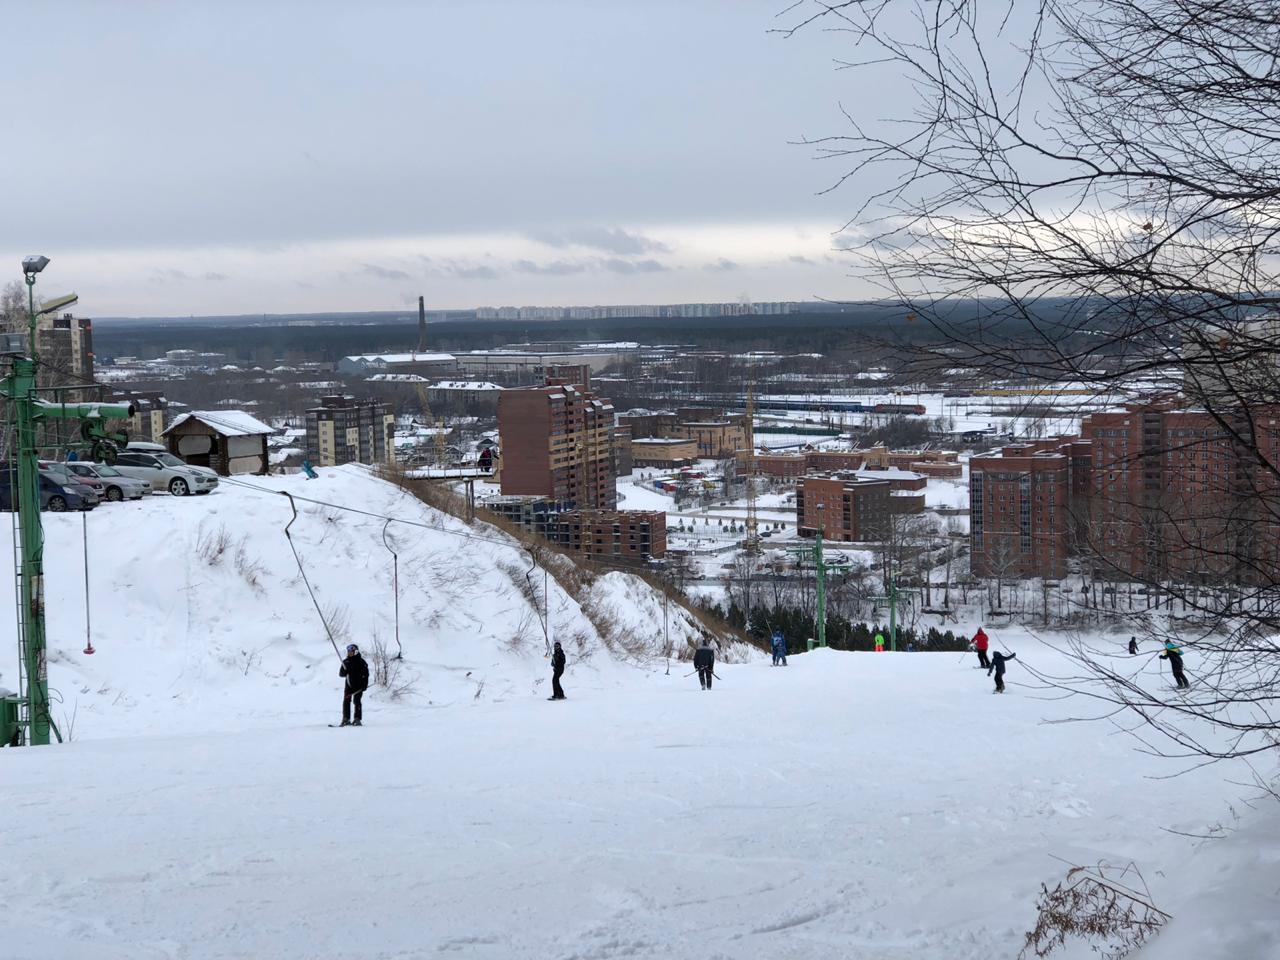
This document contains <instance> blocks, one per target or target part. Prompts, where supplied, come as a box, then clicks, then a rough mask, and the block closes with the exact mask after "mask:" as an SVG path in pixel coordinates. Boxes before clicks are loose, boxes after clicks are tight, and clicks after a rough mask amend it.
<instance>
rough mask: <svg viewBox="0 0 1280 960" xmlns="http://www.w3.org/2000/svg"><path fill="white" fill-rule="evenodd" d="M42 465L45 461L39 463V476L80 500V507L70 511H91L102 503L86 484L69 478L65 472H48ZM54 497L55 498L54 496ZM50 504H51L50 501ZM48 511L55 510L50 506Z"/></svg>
mask: <svg viewBox="0 0 1280 960" xmlns="http://www.w3.org/2000/svg"><path fill="white" fill-rule="evenodd" d="M44 464H45V461H43V460H42V461H40V476H42V477H46V478H48V479H49V480H52V481H53V482H54V484H55V485H56V486H58V487H61V488H62V492H63V493H73V494H75V495H76V496H77V497H79V498H80V500H81V504H80V506H79V507H78V508H76V507H72V508H71V509H73V510H75V509H80V510H92V509H93V508H94V507H96V506H97V505H98V504H99V503H101V502H102V501H101V499H100V498H99V497H98V493H97V491H96V490H94V489H93V487H91V486H89V485H88V484H87V483H81V482H80V481H79V480H77V479H76V478H75V477H73V476H71V474H69V473H66V472H65V471H59V470H50V469H48V468H47V467H45V465H44ZM54 496H56V494H55V495H54ZM64 499H65V498H64ZM50 502H51V503H52V501H50ZM49 509H50V510H54V509H56V508H55V507H53V506H50V507H49Z"/></svg>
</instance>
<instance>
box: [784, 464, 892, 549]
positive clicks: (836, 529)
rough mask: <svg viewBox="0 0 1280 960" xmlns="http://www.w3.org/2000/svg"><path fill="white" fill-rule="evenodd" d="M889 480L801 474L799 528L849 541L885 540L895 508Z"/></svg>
mask: <svg viewBox="0 0 1280 960" xmlns="http://www.w3.org/2000/svg"><path fill="white" fill-rule="evenodd" d="M891 500H892V497H891V491H890V484H889V481H888V480H865V479H861V478H858V477H852V478H850V477H801V478H800V480H799V482H797V484H796V531H797V532H798V533H799V534H800V536H802V537H812V536H814V535H815V534H817V532H818V531H819V530H821V531H822V536H823V539H826V540H838V541H843V542H846V543H849V542H854V543H856V542H862V541H867V540H883V539H884V538H885V536H887V534H888V532H889V515H890V513H892V512H893V505H892V502H891Z"/></svg>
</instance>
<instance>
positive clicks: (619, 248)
mask: <svg viewBox="0 0 1280 960" xmlns="http://www.w3.org/2000/svg"><path fill="white" fill-rule="evenodd" d="M528 236H529V237H530V239H533V240H537V241H538V242H539V243H543V244H546V245H547V246H549V247H557V248H563V247H590V248H591V249H593V250H603V251H604V252H605V253H617V254H621V255H624V256H626V255H634V254H638V253H670V252H671V248H670V247H668V246H667V245H666V244H665V243H663V242H662V241H660V240H654V239H651V238H650V237H646V236H645V235H644V234H643V233H628V232H627V231H626V230H621V229H619V228H617V227H570V228H568V229H565V230H539V231H534V232H531V233H529V234H528Z"/></svg>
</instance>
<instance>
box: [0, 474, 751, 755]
mask: <svg viewBox="0 0 1280 960" xmlns="http://www.w3.org/2000/svg"><path fill="white" fill-rule="evenodd" d="M241 480H242V481H243V483H244V484H249V485H251V487H252V489H251V488H250V486H244V485H241V484H240V483H230V482H226V483H223V484H222V485H221V486H220V487H219V489H218V490H217V491H216V492H215V493H212V494H210V495H208V496H202V497H188V498H176V497H170V496H167V495H156V496H151V497H147V498H145V499H144V500H142V501H140V502H137V503H122V504H105V505H103V506H101V507H99V508H98V509H97V510H94V511H93V512H92V513H90V514H89V515H88V518H87V520H88V542H89V567H90V583H89V592H90V599H91V601H92V603H91V606H90V610H91V612H92V620H91V624H92V639H93V645H94V647H95V648H96V650H97V652H96V653H95V654H94V655H92V656H86V655H85V654H84V653H83V652H82V650H83V648H84V646H85V584H84V559H83V531H82V518H81V517H80V516H78V515H69V514H46V515H45V516H44V523H45V537H46V562H45V570H46V591H47V596H48V610H49V677H50V684H51V687H52V688H53V691H54V696H55V698H60V702H58V703H57V704H56V706H55V708H54V711H53V712H54V719H55V721H56V722H57V723H58V724H59V726H61V727H65V728H67V732H69V733H71V734H72V735H74V736H75V737H76V738H78V739H85V738H96V737H102V736H113V735H117V734H132V733H160V732H164V733H172V732H203V731H208V730H214V729H223V730H225V729H250V728H257V727H261V726H262V725H263V723H264V722H266V721H270V722H281V723H296V722H309V721H313V720H318V719H320V718H322V717H323V718H327V719H335V717H336V714H337V707H338V703H337V701H336V700H335V697H337V696H338V691H339V689H340V687H339V681H338V678H337V660H336V657H335V654H334V650H333V647H332V646H331V645H330V642H329V640H328V637H327V635H326V631H325V627H324V624H323V622H322V621H321V619H320V615H319V614H318V613H317V611H316V608H315V605H314V604H313V603H312V601H311V599H310V597H309V595H308V592H307V588H306V584H305V583H304V582H303V579H302V575H301V572H300V570H299V566H298V563H297V561H296V560H295V559H294V555H293V553H292V552H291V550H290V546H289V541H288V540H287V539H286V537H285V533H284V530H285V526H286V524H288V523H289V520H290V518H291V516H292V512H291V510H290V505H289V499H288V498H287V497H285V496H282V495H281V494H280V493H279V492H278V491H288V492H290V493H292V494H295V495H296V496H298V497H307V498H311V499H313V500H322V501H326V502H328V503H331V504H335V505H338V506H343V507H353V508H356V509H357V510H361V511H365V512H367V513H370V514H378V515H383V516H390V517H395V518H397V520H400V521H407V522H393V523H391V524H390V526H389V527H386V538H387V542H388V543H390V545H391V547H392V548H393V549H394V550H395V551H396V552H397V553H398V554H399V570H400V641H401V644H402V645H403V650H404V660H403V661H401V662H400V663H399V664H398V667H399V676H398V678H397V681H396V683H395V686H399V687H406V686H407V687H408V688H409V689H407V690H404V691H403V695H402V696H401V697H400V698H399V699H400V701H401V702H402V703H428V702H429V703H432V704H444V703H453V702H459V701H465V702H470V701H472V700H473V699H477V698H478V699H481V700H488V699H495V698H506V697H526V696H530V695H532V694H534V693H535V692H539V693H540V692H542V691H544V690H545V689H546V688H547V686H548V684H549V672H550V671H549V667H548V665H547V659H546V640H545V639H544V632H543V626H542V617H541V610H542V607H543V603H542V589H543V582H544V581H543V577H542V572H541V570H536V569H535V570H532V572H531V573H530V576H529V577H528V579H526V572H527V571H530V559H529V555H528V554H527V553H526V552H525V551H523V550H521V549H519V547H518V546H517V545H516V544H515V542H514V541H513V540H511V539H510V538H509V537H507V536H506V535H505V534H503V533H501V532H500V531H498V530H496V529H494V528H493V527H491V526H489V525H487V524H483V523H477V524H475V525H473V526H470V527H468V526H467V525H466V524H464V523H463V522H461V521H459V520H456V519H454V518H452V517H449V516H447V515H444V514H442V513H440V512H438V511H436V510H433V509H432V508H430V507H428V506H426V505H425V504H423V503H421V502H420V501H419V500H417V499H416V498H414V497H413V496H411V495H410V494H408V493H406V492H404V491H402V490H400V489H398V488H396V487H395V486H394V485H392V484H389V483H386V482H384V481H382V480H379V479H378V478H376V477H374V476H373V475H372V474H371V473H370V472H369V471H368V470H367V469H365V468H361V467H355V466H351V467H342V468H337V469H331V470H325V471H322V474H321V478H320V479H319V480H315V481H307V480H305V479H303V478H302V477H301V476H291V477H247V478H241ZM297 507H298V519H297V521H296V522H295V523H294V524H293V526H292V528H291V530H290V533H291V534H292V536H293V540H294V543H295V544H296V546H297V548H298V552H299V553H300V554H301V557H302V565H303V569H304V570H305V572H306V576H307V578H308V579H309V580H310V583H311V586H312V587H313V588H314V590H315V595H316V599H317V600H318V601H319V604H320V608H321V610H322V611H323V612H324V614H325V618H326V620H327V621H328V622H329V626H330V629H331V630H332V631H333V633H334V634H335V635H336V639H337V641H338V644H339V646H345V644H346V642H347V641H348V639H350V640H354V641H355V642H356V643H358V644H359V645H360V646H361V648H362V649H364V650H365V652H366V655H367V654H368V653H369V652H370V651H371V648H372V647H373V646H374V642H375V638H376V639H377V640H379V641H381V642H382V643H383V644H385V645H386V647H387V648H388V649H389V650H390V652H391V653H392V654H394V653H395V652H396V649H397V648H396V642H395V596H394V592H393V588H392V554H391V552H390V550H388V548H387V546H386V545H384V542H383V530H384V526H386V525H385V523H384V521H383V520H381V519H378V518H377V517H376V516H367V515H362V514H360V513H355V512H351V511H348V510H342V509H337V507H332V506H320V505H318V504H315V503H309V502H305V501H303V500H299V501H297ZM0 528H2V529H3V531H4V532H3V533H0V538H6V539H7V538H8V537H9V536H10V534H9V529H10V527H9V524H7V523H6V524H0ZM3 580H4V582H5V583H6V584H7V586H6V587H5V588H4V590H3V591H0V606H2V605H4V604H10V606H11V605H12V597H13V581H12V578H9V577H6V578H3ZM547 585H548V588H549V589H548V592H549V603H548V604H547V606H548V607H549V611H550V617H549V635H550V639H551V640H560V641H561V642H562V643H563V644H564V647H565V651H566V653H567V655H568V657H569V661H570V663H571V664H572V665H573V668H574V669H575V670H577V671H580V672H581V671H591V672H593V673H595V674H598V675H599V676H600V677H601V678H602V679H607V680H609V681H610V682H615V683H623V682H626V681H627V679H628V677H629V676H630V674H631V673H632V672H633V670H634V666H633V665H634V664H635V663H638V662H639V663H642V662H645V661H647V660H649V659H652V658H662V657H663V656H664V655H665V653H666V652H667V648H666V644H665V641H664V623H663V617H662V608H663V602H662V598H661V596H660V595H658V594H655V593H654V592H653V590H652V589H651V588H650V587H649V586H648V585H647V584H645V583H644V582H643V581H641V580H639V579H637V578H635V577H632V576H630V575H628V574H624V573H617V574H610V575H608V576H606V577H602V578H599V579H598V580H596V581H595V582H594V583H593V584H591V585H589V586H587V587H585V588H583V590H582V591H581V592H580V593H579V595H578V596H577V597H574V596H570V595H569V594H568V593H566V591H565V590H563V589H561V588H560V587H559V586H558V585H557V583H556V581H555V579H554V578H549V579H548V580H547ZM8 623H9V626H8V627H7V628H6V631H5V636H6V637H8V638H9V639H8V640H2V639H0V686H4V685H7V686H9V687H16V686H17V675H16V671H17V644H16V642H14V640H13V629H14V627H13V619H12V617H10V618H9V620H8ZM665 635H666V636H669V637H670V642H671V647H672V648H673V649H674V650H675V651H676V652H677V653H680V654H684V655H687V653H686V651H688V650H689V649H690V648H689V646H688V645H689V642H690V641H691V640H696V638H697V636H698V631H697V628H696V626H695V625H694V624H693V623H692V622H691V620H690V618H689V617H688V615H687V614H686V613H685V612H684V611H683V610H682V609H681V608H679V607H677V606H676V605H674V604H672V605H669V610H668V616H667V621H666V631H665ZM735 652H736V653H737V655H738V656H739V657H741V656H750V655H751V653H750V652H749V651H747V650H745V649H741V648H737V649H735ZM387 696H388V694H387V692H386V691H384V690H380V689H375V690H373V691H371V692H370V694H369V699H370V700H371V701H377V700H379V699H386V698H387Z"/></svg>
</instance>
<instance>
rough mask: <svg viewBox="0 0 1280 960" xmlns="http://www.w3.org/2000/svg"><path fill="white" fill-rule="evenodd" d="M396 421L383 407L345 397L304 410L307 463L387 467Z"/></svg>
mask: <svg viewBox="0 0 1280 960" xmlns="http://www.w3.org/2000/svg"><path fill="white" fill-rule="evenodd" d="M394 433H395V417H394V416H393V415H392V414H391V411H390V409H389V408H388V407H387V405H386V404H385V403H381V402H379V401H377V400H357V399H356V398H355V397H352V396H346V395H332V396H327V397H321V398H320V406H318V407H311V408H310V409H308V410H307V459H308V460H310V461H311V463H312V465H313V466H317V467H331V466H336V465H337V464H340V463H389V462H391V461H392V460H393V459H394V457H395V445H394V443H393V437H394Z"/></svg>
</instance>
